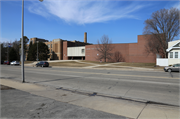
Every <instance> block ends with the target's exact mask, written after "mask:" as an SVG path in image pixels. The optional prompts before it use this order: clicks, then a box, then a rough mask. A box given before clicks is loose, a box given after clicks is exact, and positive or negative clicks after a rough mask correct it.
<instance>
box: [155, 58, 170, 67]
mask: <svg viewBox="0 0 180 119" xmlns="http://www.w3.org/2000/svg"><path fill="white" fill-rule="evenodd" d="M156 65H157V66H168V59H167V58H156Z"/></svg>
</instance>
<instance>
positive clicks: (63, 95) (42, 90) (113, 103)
mask: <svg viewBox="0 0 180 119" xmlns="http://www.w3.org/2000/svg"><path fill="white" fill-rule="evenodd" d="M1 84H2V85H6V86H9V87H12V88H15V89H19V90H22V91H25V92H29V93H31V94H34V95H38V96H42V97H46V98H50V99H54V100H56V101H60V102H65V103H67V104H73V105H76V106H81V107H85V108H90V109H94V110H98V111H103V112H106V113H111V114H115V115H119V116H125V117H128V118H132V119H179V118H180V115H179V114H180V113H179V111H180V110H179V107H173V106H167V105H156V104H148V103H143V102H138V101H130V100H123V99H113V98H108V97H101V96H94V95H88V94H83V93H81V94H80V93H76V92H71V91H66V90H61V89H55V88H53V87H48V86H40V85H35V84H31V83H21V82H18V81H12V80H9V79H1Z"/></svg>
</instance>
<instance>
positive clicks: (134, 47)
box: [85, 35, 156, 63]
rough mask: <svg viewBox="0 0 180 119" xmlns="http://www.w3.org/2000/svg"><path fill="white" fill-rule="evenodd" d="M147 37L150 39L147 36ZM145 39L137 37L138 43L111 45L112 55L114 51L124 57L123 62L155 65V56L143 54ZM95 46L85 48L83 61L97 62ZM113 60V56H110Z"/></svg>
mask: <svg viewBox="0 0 180 119" xmlns="http://www.w3.org/2000/svg"><path fill="white" fill-rule="evenodd" d="M147 37H150V35H149V36H147ZM147 37H145V36H144V35H139V36H138V43H129V44H111V45H112V47H114V49H113V50H112V53H115V52H116V51H119V52H121V54H122V56H123V57H124V60H125V62H137V63H138V62H141V63H155V62H156V56H155V55H154V54H147V53H146V52H145V45H146V42H147ZM96 46H97V45H86V46H85V49H86V50H85V53H86V57H85V60H87V61H99V60H98V59H97V54H99V53H98V52H97V51H96ZM112 59H114V56H112Z"/></svg>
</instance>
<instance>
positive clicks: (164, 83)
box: [29, 71, 180, 86]
mask: <svg viewBox="0 0 180 119" xmlns="http://www.w3.org/2000/svg"><path fill="white" fill-rule="evenodd" d="M29 73H36V74H38V73H39V72H31V71H30V72H29ZM40 73H41V74H48V75H57V76H59V75H60V76H67V77H79V78H85V79H94V80H97V79H102V80H108V81H112V80H114V81H124V82H131V83H149V84H159V85H174V86H180V84H179V83H166V82H154V81H142V80H129V79H117V78H100V77H85V76H77V75H64V74H52V73H43V72H40ZM49 81H51V80H49Z"/></svg>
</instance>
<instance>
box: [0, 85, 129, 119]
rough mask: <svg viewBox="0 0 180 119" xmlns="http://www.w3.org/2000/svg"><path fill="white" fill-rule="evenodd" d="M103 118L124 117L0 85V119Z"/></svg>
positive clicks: (124, 118)
mask: <svg viewBox="0 0 180 119" xmlns="http://www.w3.org/2000/svg"><path fill="white" fill-rule="evenodd" d="M100 117H101V118H104V119H110V118H114V119H128V118H126V117H122V116H118V115H113V114H109V113H105V112H102V111H96V110H93V109H89V108H85V107H80V106H76V105H72V104H67V103H64V102H60V101H56V100H54V99H50V98H46V97H41V96H37V95H33V94H30V93H28V92H24V91H20V90H16V89H13V88H9V87H6V86H3V85H1V116H0V118H1V119H7V118H17V119H20V118H25V119H32V118H51V119H54V118H57V119H63V118H67V119H70V118H77V119H80V118H83V119H92V118H100Z"/></svg>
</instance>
